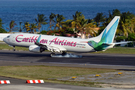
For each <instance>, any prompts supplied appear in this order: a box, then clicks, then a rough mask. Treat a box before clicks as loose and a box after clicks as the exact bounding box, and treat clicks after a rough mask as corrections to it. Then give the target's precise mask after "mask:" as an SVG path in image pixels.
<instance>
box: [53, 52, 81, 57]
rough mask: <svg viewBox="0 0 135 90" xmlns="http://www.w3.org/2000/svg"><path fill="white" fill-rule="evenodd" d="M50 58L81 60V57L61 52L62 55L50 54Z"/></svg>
mask: <svg viewBox="0 0 135 90" xmlns="http://www.w3.org/2000/svg"><path fill="white" fill-rule="evenodd" d="M51 57H56V58H81V57H82V56H81V55H75V54H71V53H67V52H65V51H63V52H62V54H55V53H54V52H52V53H51Z"/></svg>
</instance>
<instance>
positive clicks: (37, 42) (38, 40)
mask: <svg viewBox="0 0 135 90" xmlns="http://www.w3.org/2000/svg"><path fill="white" fill-rule="evenodd" d="M40 39H41V35H40V36H39V37H38V39H37V41H36V42H35V44H36V45H39V44H40Z"/></svg>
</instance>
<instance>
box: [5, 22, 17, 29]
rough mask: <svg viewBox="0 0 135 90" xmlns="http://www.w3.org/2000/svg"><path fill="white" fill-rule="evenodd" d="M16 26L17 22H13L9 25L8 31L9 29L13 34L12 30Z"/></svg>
mask: <svg viewBox="0 0 135 90" xmlns="http://www.w3.org/2000/svg"><path fill="white" fill-rule="evenodd" d="M15 25H17V24H16V23H15V21H13V20H12V21H11V22H10V24H9V28H7V29H9V32H12V29H13V28H14V26H15Z"/></svg>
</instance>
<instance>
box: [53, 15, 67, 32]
mask: <svg viewBox="0 0 135 90" xmlns="http://www.w3.org/2000/svg"><path fill="white" fill-rule="evenodd" d="M64 19H65V17H64V16H63V15H59V14H57V15H56V26H55V28H54V29H56V27H58V29H59V30H61V25H62V21H63V20H64Z"/></svg>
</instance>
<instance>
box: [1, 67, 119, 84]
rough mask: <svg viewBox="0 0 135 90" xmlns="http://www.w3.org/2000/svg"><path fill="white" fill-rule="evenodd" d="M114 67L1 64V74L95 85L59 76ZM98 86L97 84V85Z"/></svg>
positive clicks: (97, 71)
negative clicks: (61, 79) (66, 79)
mask: <svg viewBox="0 0 135 90" xmlns="http://www.w3.org/2000/svg"><path fill="white" fill-rule="evenodd" d="M114 71H117V70H112V69H95V68H75V67H64V68H63V67H56V66H0V72H1V73H0V76H6V77H14V78H19V79H43V80H45V82H53V83H63V84H71V85H83V86H93V85H95V84H97V83H94V82H87V81H80V82H77V81H71V82H70V81H59V80H57V78H62V77H72V76H76V77H77V76H81V75H88V74H99V73H106V72H114ZM95 86H96V85H95Z"/></svg>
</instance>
